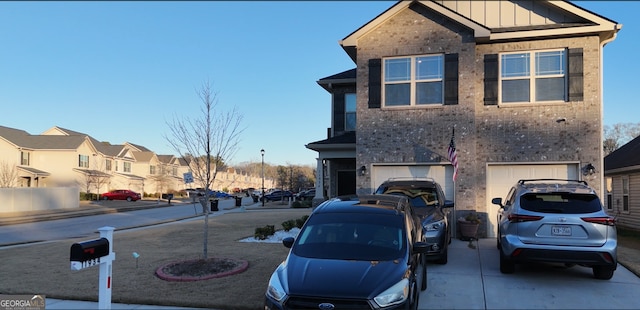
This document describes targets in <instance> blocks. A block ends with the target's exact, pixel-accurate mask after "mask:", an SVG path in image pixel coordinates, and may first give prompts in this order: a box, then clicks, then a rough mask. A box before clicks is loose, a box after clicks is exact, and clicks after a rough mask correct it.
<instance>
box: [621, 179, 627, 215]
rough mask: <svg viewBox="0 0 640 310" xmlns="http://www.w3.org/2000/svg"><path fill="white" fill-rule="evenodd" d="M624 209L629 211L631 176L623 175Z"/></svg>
mask: <svg viewBox="0 0 640 310" xmlns="http://www.w3.org/2000/svg"><path fill="white" fill-rule="evenodd" d="M622 211H624V212H629V177H627V176H624V177H622Z"/></svg>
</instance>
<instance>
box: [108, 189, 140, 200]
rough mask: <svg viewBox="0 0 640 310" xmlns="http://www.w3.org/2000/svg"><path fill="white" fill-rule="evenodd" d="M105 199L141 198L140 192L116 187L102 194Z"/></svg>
mask: <svg viewBox="0 0 640 310" xmlns="http://www.w3.org/2000/svg"><path fill="white" fill-rule="evenodd" d="M102 199H103V200H126V201H137V200H140V199H141V196H140V194H139V193H136V192H134V191H130V190H128V189H114V190H111V191H109V192H107V193H104V194H102Z"/></svg>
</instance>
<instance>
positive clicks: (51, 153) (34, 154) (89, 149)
mask: <svg viewBox="0 0 640 310" xmlns="http://www.w3.org/2000/svg"><path fill="white" fill-rule="evenodd" d="M189 171H190V166H189V164H188V162H187V161H186V160H184V159H180V158H177V157H175V156H173V155H157V154H155V153H154V152H153V151H151V150H149V149H148V148H146V147H144V146H141V145H137V144H133V143H129V142H126V143H124V144H122V145H113V144H110V143H108V142H100V141H98V140H96V139H94V138H92V137H91V136H89V135H87V134H85V133H81V132H77V131H73V130H69V129H65V128H61V127H57V126H54V127H52V128H50V129H48V130H46V131H45V132H43V133H42V134H40V135H31V134H29V133H27V132H26V131H24V130H19V129H14V128H9V127H3V126H0V187H49V188H54V187H75V188H78V190H79V191H80V192H86V193H94V194H96V193H97V194H102V193H104V192H107V191H109V190H112V189H130V190H133V191H136V192H140V193H166V192H171V191H178V190H181V189H184V188H186V187H187V185H186V184H185V183H184V178H183V176H184V173H186V172H189ZM217 177H218V180H216V184H215V185H219V186H220V187H212V188H213V189H217V190H221V189H223V188H225V187H227V188H230V187H231V186H233V187H238V188H250V187H254V188H256V187H258V185H259V184H261V178H260V177H256V176H250V175H248V174H246V173H244V172H236V171H235V170H234V169H230V170H227V171H224V172H219V173H218V176H217ZM268 181H269V182H271V181H270V180H268ZM269 184H271V183H269ZM190 185H194V184H190ZM199 186H200V185H195V186H193V187H199ZM223 186H224V187H223ZM0 211H1V210H0Z"/></svg>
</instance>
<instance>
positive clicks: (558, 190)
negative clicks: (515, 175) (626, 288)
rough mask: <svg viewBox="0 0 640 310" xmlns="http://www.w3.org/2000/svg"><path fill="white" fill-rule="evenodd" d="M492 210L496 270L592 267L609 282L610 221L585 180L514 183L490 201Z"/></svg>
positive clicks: (612, 262)
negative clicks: (526, 265)
mask: <svg viewBox="0 0 640 310" xmlns="http://www.w3.org/2000/svg"><path fill="white" fill-rule="evenodd" d="M491 202H492V203H493V204H496V205H499V206H500V207H501V209H500V211H499V212H498V238H497V240H498V241H497V245H498V249H499V250H500V272H502V273H513V272H514V271H515V264H516V263H521V262H559V263H565V264H566V265H567V266H572V265H575V264H578V265H582V266H585V267H590V268H593V275H594V277H595V278H597V279H604V280H609V279H611V277H613V272H614V271H615V270H616V267H617V232H616V226H615V218H613V217H611V216H609V215H608V214H607V213H606V212H605V211H604V210H603V209H602V202H601V201H600V198H598V195H597V194H596V192H595V191H594V190H593V189H592V188H591V187H589V185H588V184H587V182H585V181H576V180H558V179H535V180H520V181H518V183H517V184H516V185H515V186H514V187H512V188H511V190H510V191H509V194H508V195H507V198H506V201H505V202H504V204H503V202H502V199H501V198H493V199H492V200H491Z"/></svg>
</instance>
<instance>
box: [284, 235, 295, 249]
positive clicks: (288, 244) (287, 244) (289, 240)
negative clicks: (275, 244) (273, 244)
mask: <svg viewBox="0 0 640 310" xmlns="http://www.w3.org/2000/svg"><path fill="white" fill-rule="evenodd" d="M293 241H295V239H294V238H293V237H286V238H284V239H282V244H283V245H284V246H285V247H286V248H289V249H290V248H291V247H292V246H293Z"/></svg>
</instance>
